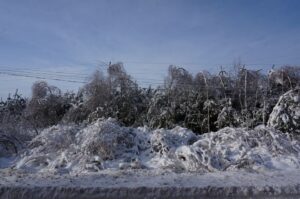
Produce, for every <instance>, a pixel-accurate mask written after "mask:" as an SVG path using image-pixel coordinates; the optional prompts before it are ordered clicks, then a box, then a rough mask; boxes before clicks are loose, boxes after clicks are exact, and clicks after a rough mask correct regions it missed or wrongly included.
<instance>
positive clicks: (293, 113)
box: [268, 88, 300, 134]
mask: <svg viewBox="0 0 300 199" xmlns="http://www.w3.org/2000/svg"><path fill="white" fill-rule="evenodd" d="M268 126H270V127H274V128H276V129H279V130H281V131H283V132H290V133H296V134H300V88H296V89H293V90H290V91H288V92H287V93H285V94H284V95H282V96H281V97H280V99H279V100H278V102H277V104H276V106H275V107H274V108H273V111H272V113H271V114H270V117H269V121H268Z"/></svg>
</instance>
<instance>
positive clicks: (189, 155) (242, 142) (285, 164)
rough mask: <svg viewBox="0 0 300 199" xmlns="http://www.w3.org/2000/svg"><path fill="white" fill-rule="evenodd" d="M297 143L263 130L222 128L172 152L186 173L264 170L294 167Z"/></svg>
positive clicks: (296, 166)
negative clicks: (174, 152)
mask: <svg viewBox="0 0 300 199" xmlns="http://www.w3.org/2000/svg"><path fill="white" fill-rule="evenodd" d="M299 152H300V143H299V142H298V141H296V140H292V139H291V138H290V137H289V135H288V134H284V133H281V132H277V131H274V130H273V129H270V128H266V127H262V126H261V127H257V128H255V129H254V130H245V129H240V128H238V129H234V128H229V127H227V128H224V129H221V130H219V131H218V132H212V133H207V134H204V135H201V136H200V138H199V140H198V141H197V142H195V143H194V144H193V145H190V146H182V147H179V148H178V149H177V150H176V156H177V158H178V159H179V160H181V163H182V164H183V166H184V169H185V170H188V171H199V170H200V171H223V170H237V169H246V170H265V169H267V170H268V169H279V170H280V169H286V168H298V167H299V165H300V159H299Z"/></svg>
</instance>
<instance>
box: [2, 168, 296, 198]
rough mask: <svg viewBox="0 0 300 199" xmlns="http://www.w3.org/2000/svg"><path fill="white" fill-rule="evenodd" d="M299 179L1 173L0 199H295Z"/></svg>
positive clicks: (288, 175)
mask: <svg viewBox="0 0 300 199" xmlns="http://www.w3.org/2000/svg"><path fill="white" fill-rule="evenodd" d="M299 179H300V172H299V170H287V171H272V172H269V171H267V172H259V173H257V172H245V171H225V172H224V171H223V172H209V173H186V172H184V173H174V172H172V171H169V170H163V171H162V170H157V169H152V170H140V169H139V170H127V171H124V170H111V169H107V170H103V171H100V172H97V173H86V174H81V175H68V174H64V175H51V174H47V173H40V174H38V175H37V174H29V173H24V172H21V171H15V170H10V169H6V170H2V171H0V198H44V199H46V198H130V199H135V198H299V194H300V182H299Z"/></svg>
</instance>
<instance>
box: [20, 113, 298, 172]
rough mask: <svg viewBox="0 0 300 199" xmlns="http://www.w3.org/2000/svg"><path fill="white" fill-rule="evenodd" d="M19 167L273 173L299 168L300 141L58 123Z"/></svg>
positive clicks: (109, 123)
mask: <svg viewBox="0 0 300 199" xmlns="http://www.w3.org/2000/svg"><path fill="white" fill-rule="evenodd" d="M29 146H30V149H28V150H27V151H25V152H24V153H23V154H22V155H21V157H20V159H19V160H18V161H17V162H16V164H15V167H16V168H17V169H23V170H26V171H29V172H30V171H32V172H47V173H49V172H50V173H85V172H97V171H100V170H105V169H154V168H155V169H171V170H174V171H176V172H180V171H203V172H207V171H223V170H238V169H245V170H254V171H259V170H273V169H278V170H281V169H283V168H284V169H287V168H291V169H295V168H299V165H300V161H299V152H300V143H299V141H297V140H296V139H293V138H291V137H290V136H289V134H284V133H281V132H280V131H276V130H274V129H273V128H268V127H263V126H260V127H257V128H255V129H254V130H245V129H241V128H238V129H234V128H224V129H221V130H220V131H218V132H211V133H207V134H203V135H200V136H197V135H195V134H194V133H193V132H192V131H190V130H188V129H185V128H181V127H176V128H174V129H171V130H166V129H157V130H150V129H148V128H147V127H143V128H129V127H122V126H120V125H119V124H118V123H117V122H116V121H115V120H113V119H108V120H101V119H99V120H97V121H96V122H94V123H92V124H89V125H57V126H53V127H51V128H48V129H45V130H44V131H42V132H41V134H40V135H38V136H37V137H36V138H34V139H33V140H32V141H31V142H30V144H29Z"/></svg>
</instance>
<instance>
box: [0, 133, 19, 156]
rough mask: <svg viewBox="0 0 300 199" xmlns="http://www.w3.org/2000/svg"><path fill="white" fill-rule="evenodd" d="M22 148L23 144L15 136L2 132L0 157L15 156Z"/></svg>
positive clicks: (0, 134)
mask: <svg viewBox="0 0 300 199" xmlns="http://www.w3.org/2000/svg"><path fill="white" fill-rule="evenodd" d="M21 148H22V143H21V142H20V140H18V139H17V138H16V137H14V136H13V135H7V134H5V133H4V132H2V131H0V157H8V156H11V155H15V154H17V153H18V152H19V150H20V149H21Z"/></svg>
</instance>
